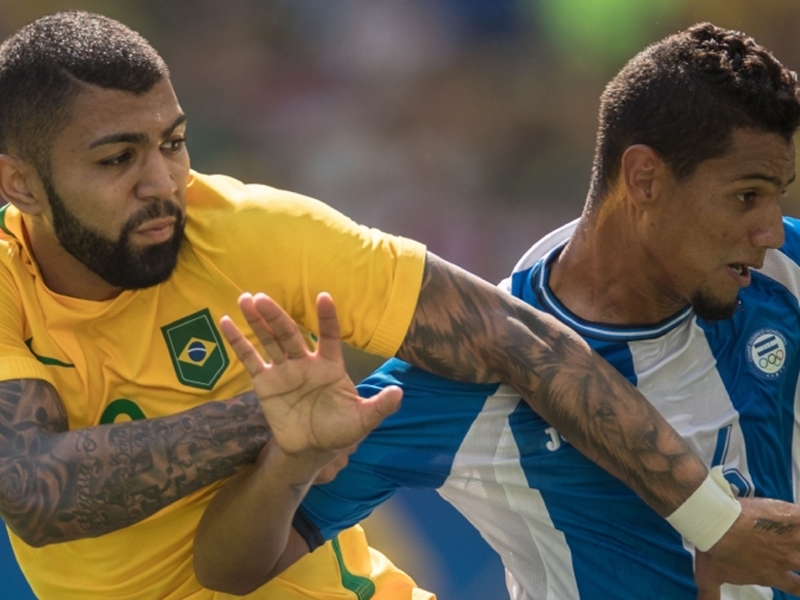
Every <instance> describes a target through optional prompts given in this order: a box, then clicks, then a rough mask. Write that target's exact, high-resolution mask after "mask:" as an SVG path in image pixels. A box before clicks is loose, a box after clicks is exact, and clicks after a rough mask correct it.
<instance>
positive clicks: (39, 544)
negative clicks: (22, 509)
mask: <svg viewBox="0 0 800 600" xmlns="http://www.w3.org/2000/svg"><path fill="white" fill-rule="evenodd" d="M4 512H5V511H4ZM3 521H5V523H6V525H8V528H9V529H10V530H11V532H12V533H13V534H14V535H15V536H17V537H18V538H19V539H21V540H22V541H23V542H25V544H26V545H28V546H30V547H31V548H43V547H44V546H47V545H49V544H52V543H54V542H55V540H53V539H52V538H50V537H48V536H46V535H45V534H44V532H43V531H41V529H35V528H33V527H30V526H28V527H22V526H20V525H19V524H18V523H14V520H13V519H9V518H7V517H6V516H5V515H3Z"/></svg>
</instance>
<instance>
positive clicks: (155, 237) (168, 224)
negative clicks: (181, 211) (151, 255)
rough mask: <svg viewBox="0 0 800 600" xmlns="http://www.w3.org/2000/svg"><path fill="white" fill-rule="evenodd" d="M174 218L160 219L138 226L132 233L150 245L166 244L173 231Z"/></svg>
mask: <svg viewBox="0 0 800 600" xmlns="http://www.w3.org/2000/svg"><path fill="white" fill-rule="evenodd" d="M175 221H176V219H175V217H160V218H158V219H152V220H150V221H147V222H146V223H144V224H142V225H140V226H139V227H138V228H136V230H135V231H134V233H135V234H136V235H139V236H142V237H144V238H146V239H147V240H148V241H150V242H151V243H160V242H166V241H167V240H168V239H170V238H171V237H172V233H173V232H174V231H175Z"/></svg>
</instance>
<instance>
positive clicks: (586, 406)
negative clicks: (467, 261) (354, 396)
mask: <svg viewBox="0 0 800 600" xmlns="http://www.w3.org/2000/svg"><path fill="white" fill-rule="evenodd" d="M398 356H400V357H401V358H403V359H404V360H406V361H408V362H409V363H411V364H413V365H415V366H417V367H420V368H423V369H426V370H428V371H432V372H434V373H438V374H439V375H443V376H445V377H450V378H453V379H458V380H461V381H474V382H492V381H502V382H504V383H507V384H509V385H511V386H513V387H514V388H515V389H516V390H517V391H518V392H519V393H520V395H521V396H522V397H523V398H524V399H525V400H526V401H527V402H528V404H530V405H531V407H532V408H533V409H534V410H535V411H537V413H539V414H540V415H541V416H542V417H543V418H544V419H545V420H547V421H548V422H549V423H550V424H551V425H553V426H554V427H555V428H556V429H557V430H558V431H559V433H561V434H562V435H563V436H564V437H565V438H566V439H567V440H569V441H570V443H572V444H573V445H574V446H575V447H576V448H577V449H578V450H580V451H581V452H582V453H583V454H585V455H586V456H587V457H588V458H590V459H591V460H593V461H594V462H596V463H598V464H599V465H600V466H601V467H603V468H604V469H606V470H607V471H609V472H610V473H612V474H613V475H615V476H616V477H618V478H620V479H621V480H622V481H623V482H625V483H626V484H627V485H628V486H630V487H631V488H633V489H634V490H635V491H636V492H637V493H638V494H639V495H640V496H641V497H642V498H643V499H644V500H645V502H647V503H648V504H649V505H650V506H651V508H653V509H654V510H656V511H657V512H658V513H659V514H661V515H662V516H666V515H669V514H670V513H672V512H673V511H674V510H675V509H676V508H677V507H678V506H680V505H681V503H682V502H683V501H684V500H686V499H687V498H688V497H689V496H690V495H691V494H692V492H693V491H694V490H695V489H696V488H697V487H698V486H699V485H700V483H702V481H703V479H704V478H705V476H706V473H707V469H706V467H705V465H704V464H703V463H702V461H701V460H700V458H699V457H698V456H697V455H696V454H695V453H694V452H693V451H692V450H691V448H689V446H688V445H687V444H686V443H685V442H684V440H683V439H682V438H681V437H680V436H679V435H678V434H677V433H676V432H675V430H674V429H673V428H672V427H671V426H670V425H669V424H668V423H667V422H666V421H665V420H664V418H663V417H662V416H661V414H660V413H659V412H658V411H657V410H656V409H655V408H654V407H653V406H652V405H651V404H650V403H649V402H648V401H647V400H646V399H645V398H644V397H643V396H642V395H641V394H640V393H639V392H638V391H637V390H636V389H635V388H634V387H633V386H632V385H631V384H630V383H629V382H628V381H627V380H625V379H624V378H623V377H622V376H621V375H620V374H619V373H618V372H617V371H616V370H615V369H614V368H613V367H611V365H609V364H608V363H607V362H605V361H604V360H603V359H601V358H600V357H599V356H598V355H597V354H596V353H594V352H593V351H592V350H591V349H590V348H589V347H588V345H587V344H586V343H585V342H584V341H583V340H582V339H581V338H580V337H579V336H578V335H577V334H576V333H574V332H573V331H571V330H570V329H568V328H567V327H566V326H565V325H563V324H562V323H560V322H558V321H557V320H556V319H554V318H553V317H551V316H549V315H546V314H545V313H542V312H541V311H537V310H536V309H534V308H533V307H531V306H529V305H527V304H525V303H524V302H522V301H520V300H518V299H516V298H513V297H511V296H510V295H508V294H505V293H502V292H500V291H499V290H498V289H497V288H495V287H494V286H492V285H490V284H488V283H486V282H484V281H482V280H480V279H478V278H477V277H475V276H473V275H470V274H469V273H467V272H466V271H463V270H461V269H459V268H458V267H455V266H454V265H451V264H449V263H447V262H445V261H443V260H441V259H439V258H437V257H436V256H433V255H431V254H428V262H427V265H426V267H425V275H424V279H423V284H422V290H421V291H420V296H419V301H418V304H417V310H416V313H415V314H414V319H413V321H412V323H411V327H410V329H409V332H408V334H407V335H406V339H405V340H404V342H403V345H402V347H401V348H400V351H399V352H398Z"/></svg>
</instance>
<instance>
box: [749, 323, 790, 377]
mask: <svg viewBox="0 0 800 600" xmlns="http://www.w3.org/2000/svg"><path fill="white" fill-rule="evenodd" d="M747 360H748V361H749V362H750V364H751V365H753V367H755V369H756V371H757V372H758V373H759V374H761V375H762V376H763V377H766V378H768V379H772V378H774V377H777V376H778V375H780V373H781V371H783V367H784V366H785V365H786V361H787V356H786V338H785V337H783V334H782V333H780V332H778V331H775V330H774V329H760V330H759V331H756V332H755V333H754V334H753V335H752V336H750V339H749V340H748V341H747Z"/></svg>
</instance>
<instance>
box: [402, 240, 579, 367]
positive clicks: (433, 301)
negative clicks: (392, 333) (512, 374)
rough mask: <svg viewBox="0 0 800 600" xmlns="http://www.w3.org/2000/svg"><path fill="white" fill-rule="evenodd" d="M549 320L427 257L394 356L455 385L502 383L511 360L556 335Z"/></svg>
mask: <svg viewBox="0 0 800 600" xmlns="http://www.w3.org/2000/svg"><path fill="white" fill-rule="evenodd" d="M551 321H552V319H550V320H548V319H547V318H544V317H543V316H542V315H541V314H540V313H539V312H538V311H536V310H535V309H533V308H532V307H530V306H527V305H525V304H524V303H522V302H521V301H520V300H518V299H516V298H513V297H512V296H511V295H510V294H508V293H506V292H503V291H501V290H499V289H498V288H497V287H496V286H493V285H492V284H490V283H488V282H486V281H483V280H482V279H480V278H479V277H477V276H475V275H473V274H471V273H469V272H467V271H465V270H463V269H461V268H460V267H457V266H456V265H454V264H452V263H449V262H447V261H445V260H443V259H441V258H439V257H437V256H435V255H433V254H431V253H428V256H427V262H426V265H425V273H424V277H423V282H422V288H421V290H420V294H419V300H418V302H417V308H416V311H415V312H414V316H413V318H412V321H411V326H410V327H409V330H408V333H407V334H406V337H405V339H404V341H403V344H402V346H401V347H400V350H399V351H398V353H397V356H399V357H400V358H402V359H403V360H405V361H407V362H408V363H410V364H412V365H414V366H416V367H419V368H422V369H425V370H427V371H431V372H433V373H436V374H438V375H442V376H444V377H450V378H452V379H456V380H458V381H471V382H481V383H488V382H497V381H501V380H503V378H502V375H505V374H506V372H507V371H508V369H509V366H510V364H509V361H515V358H516V357H517V356H522V355H525V354H527V353H531V352H533V353H535V354H538V351H539V350H540V349H542V348H544V347H546V346H547V345H548V343H549V342H550V341H552V339H553V337H554V334H557V333H558V332H557V331H556V330H554V326H553V323H552V322H551ZM561 329H562V330H563V329H564V328H563V327H561Z"/></svg>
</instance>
